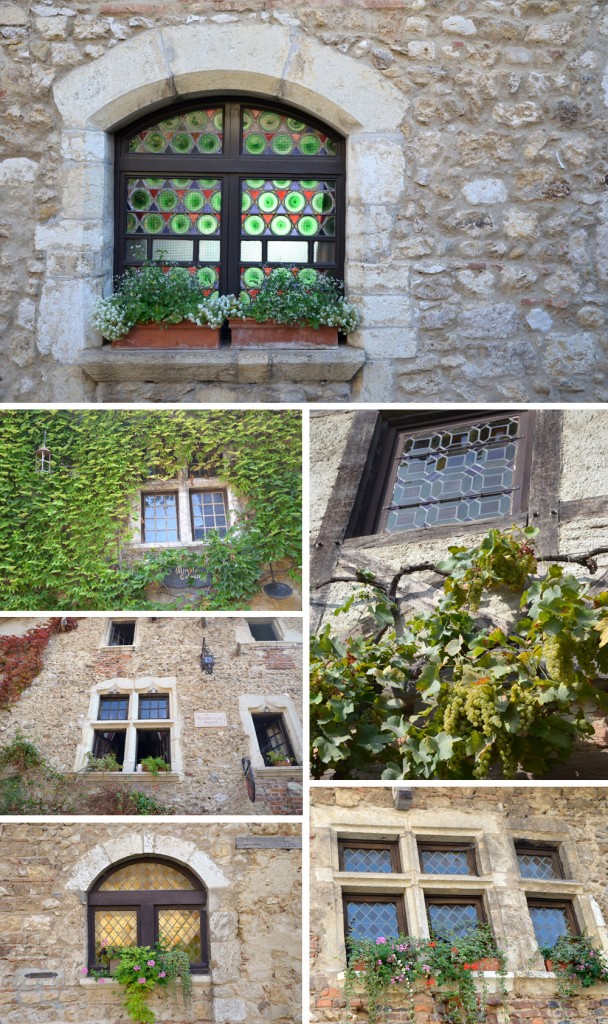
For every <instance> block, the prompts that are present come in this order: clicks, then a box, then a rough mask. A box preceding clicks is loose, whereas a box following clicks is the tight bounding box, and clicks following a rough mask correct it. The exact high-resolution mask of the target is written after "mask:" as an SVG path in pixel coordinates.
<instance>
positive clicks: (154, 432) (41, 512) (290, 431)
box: [0, 409, 301, 611]
mask: <svg viewBox="0 0 608 1024" xmlns="http://www.w3.org/2000/svg"><path fill="white" fill-rule="evenodd" d="M45 430H46V435H47V441H46V443H47V446H48V447H49V449H50V450H51V453H52V461H51V468H52V472H51V473H37V472H35V469H34V452H35V451H36V449H37V448H38V446H39V445H40V443H41V440H42V437H43V433H44V431H45ZM186 466H189V467H190V471H191V472H192V473H197V472H200V473H205V471H207V473H208V474H209V475H211V474H212V475H217V476H220V477H221V478H222V479H223V480H225V481H226V482H227V483H228V484H229V485H230V487H231V489H232V490H233V492H234V493H235V495H236V496H237V497H238V499H239V502H240V504H241V506H242V508H243V512H242V514H241V515H240V516H239V519H238V522H237V523H236V524H234V525H233V527H232V528H231V529H229V530H228V531H227V533H226V536H225V537H220V536H219V535H215V536H212V537H210V539H209V543H208V545H207V546H206V549H205V556H204V557H203V558H201V555H200V554H199V553H195V552H192V551H188V552H186V553H185V556H184V557H185V558H186V559H189V560H190V561H191V562H193V563H194V562H195V563H196V564H197V566H198V567H199V568H201V567H206V569H207V571H208V572H210V574H211V577H212V580H211V582H212V590H211V596H210V597H209V596H208V597H207V598H204V597H203V598H201V599H200V601H199V602H198V603H197V605H196V606H197V607H209V608H214V607H224V608H227V607H243V606H244V605H245V603H246V601H247V600H248V599H249V598H250V597H251V595H252V594H253V593H254V592H255V590H256V589H257V587H258V585H259V575H260V571H261V569H262V567H263V566H264V565H265V564H266V563H268V562H269V561H272V562H276V561H280V560H283V559H291V560H294V561H295V563H296V564H297V565H299V564H300V559H301V497H300V492H301V416H300V414H299V413H298V412H294V411H291V410H282V411H273V410H264V409H260V410H205V411H193V410H181V409H178V410H152V411H147V410H133V411H131V410H126V411H125V410H86V411H73V410H61V409H53V410H8V411H5V412H3V413H1V414H0V582H1V584H2V594H3V607H4V608H5V609H9V610H25V609H27V610H33V609H43V610H45V611H48V610H63V609H67V608H78V609H87V610H88V609H91V610H104V609H116V608H125V609H127V608H135V607H138V608H142V609H146V608H154V607H157V604H155V602H154V600H149V599H148V598H147V597H146V587H148V586H149V584H150V583H154V582H160V580H162V577H163V575H164V574H166V572H167V571H170V570H171V569H172V568H173V567H174V566H175V564H176V558H178V559H180V564H183V559H182V555H183V554H184V553H183V552H180V551H171V552H163V553H162V554H160V555H159V554H158V553H156V554H154V553H150V554H147V555H146V556H144V557H142V558H139V559H137V560H136V561H134V562H132V564H128V560H126V559H125V557H124V555H125V544H126V543H127V542H128V541H129V539H130V537H131V517H132V513H133V508H134V502H136V498H137V493H138V489H139V488H141V486H142V483H143V481H145V480H150V479H161V480H169V479H171V478H173V477H175V475H176V474H177V473H178V472H179V471H180V470H183V469H184V468H185V467H186Z"/></svg>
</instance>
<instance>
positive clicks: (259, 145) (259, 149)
mask: <svg viewBox="0 0 608 1024" xmlns="http://www.w3.org/2000/svg"><path fill="white" fill-rule="evenodd" d="M245 149H246V150H247V152H248V153H251V154H252V156H258V155H259V154H260V153H263V152H264V150H265V149H266V139H265V138H264V136H263V135H248V136H247V138H246V139H245Z"/></svg>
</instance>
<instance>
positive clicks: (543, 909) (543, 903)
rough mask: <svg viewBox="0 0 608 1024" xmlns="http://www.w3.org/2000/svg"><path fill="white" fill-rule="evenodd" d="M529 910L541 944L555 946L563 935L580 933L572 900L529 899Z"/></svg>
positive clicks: (535, 932) (537, 938) (537, 939)
mask: <svg viewBox="0 0 608 1024" xmlns="http://www.w3.org/2000/svg"><path fill="white" fill-rule="evenodd" d="M528 910H529V911H530V917H531V919H532V925H533V927H534V934H535V935H536V941H537V942H538V945H539V946H554V945H555V943H556V942H557V940H558V939H560V938H561V937H562V936H563V935H578V934H579V928H578V924H577V921H576V917H575V915H574V908H573V906H572V903H571V901H570V900H560V899H555V900H544V899H532V898H530V899H528Z"/></svg>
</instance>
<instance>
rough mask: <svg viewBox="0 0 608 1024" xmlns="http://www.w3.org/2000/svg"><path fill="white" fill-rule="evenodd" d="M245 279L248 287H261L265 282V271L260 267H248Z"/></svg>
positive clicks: (244, 275)
mask: <svg viewBox="0 0 608 1024" xmlns="http://www.w3.org/2000/svg"><path fill="white" fill-rule="evenodd" d="M243 281H244V283H245V284H246V285H247V287H248V288H261V286H262V285H263V283H264V271H263V270H260V268H259V267H247V270H246V271H245V273H244V274H243Z"/></svg>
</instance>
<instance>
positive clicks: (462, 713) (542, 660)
mask: <svg viewBox="0 0 608 1024" xmlns="http://www.w3.org/2000/svg"><path fill="white" fill-rule="evenodd" d="M536 533H537V531H536V530H535V529H533V528H526V529H524V530H519V529H515V528H514V529H512V530H507V531H505V532H500V531H498V530H491V531H490V532H489V533H488V534H487V536H486V537H485V538H484V539H483V540H482V542H481V543H480V544H479V545H478V546H475V547H472V548H464V547H451V548H449V554H448V557H447V558H446V559H445V560H444V561H443V562H440V563H438V565H437V566H436V568H437V570H438V571H439V572H441V573H442V574H443V575H444V577H445V579H444V585H443V592H442V594H441V596H440V598H439V600H438V602H437V605H436V607H435V608H434V609H433V610H432V611H430V612H424V613H421V614H416V613H413V614H412V615H411V616H410V617H407V618H404V617H403V616H402V613H401V611H400V607H399V602H398V601H397V599H396V585H395V586H394V587H393V590H392V591H391V589H390V588H388V589H387V588H386V587H382V586H380V585H379V584H378V581H377V580H375V578H374V577H373V576H372V574H371V573H366V572H361V573H359V574H358V579H357V580H354V581H353V584H354V587H353V590H352V592H351V594H350V596H349V598H348V600H347V601H346V603H345V604H344V605H343V606H342V607H341V608H340V609H338V610H337V612H336V614H341V613H344V612H345V611H348V610H349V608H351V607H352V605H353V602H354V601H355V600H361V599H363V600H364V601H365V602H366V603H367V610H368V612H369V614H370V615H371V616H372V619H373V621H374V622H375V625H376V627H377V629H376V630H375V632H374V633H373V634H372V635H368V636H352V637H348V638H346V639H343V638H341V637H340V636H339V635H337V634H336V633H335V632H334V630H333V629H332V625H331V624H327V625H326V626H325V628H324V629H323V630H322V632H321V633H320V634H319V635H318V636H315V637H313V639H312V644H311V739H312V754H311V760H312V769H313V774H314V777H315V778H320V777H321V776H323V774H324V773H326V772H328V771H331V772H332V773H333V775H334V777H336V778H349V777H351V776H352V775H355V776H356V775H357V774H359V775H362V774H368V773H369V772H370V770H371V771H373V772H374V773H377V774H381V775H382V777H383V778H385V779H407V778H423V779H429V778H440V779H455V778H458V779H470V778H474V779H484V778H488V777H493V776H494V777H495V776H496V775H497V774H502V775H503V776H504V777H506V778H513V777H514V776H515V775H516V774H517V772H518V771H523V772H527V773H530V774H532V775H535V776H539V775H543V774H545V773H546V772H548V771H549V770H550V769H551V768H553V767H554V766H555V765H557V764H559V763H562V762H564V761H565V760H567V758H568V757H569V755H570V754H571V752H572V749H573V745H574V743H575V741H576V739H577V738H578V737H584V736H587V735H590V734H591V733H592V731H593V730H592V727H591V725H590V724H589V722H588V719H587V717H586V711H587V710H588V709H589V708H595V709H598V708H599V709H605V708H606V707H607V706H608V701H607V698H606V696H605V694H604V693H603V692H602V691H601V690H600V689H599V688H598V686H597V685H596V680H597V677H598V676H599V675H602V674H605V673H606V672H608V645H607V644H606V643H605V640H604V637H605V635H606V630H605V626H606V607H607V606H608V592H604V593H601V594H599V595H598V596H596V597H595V598H591V597H590V596H589V593H588V587H587V586H586V585H585V583H584V582H581V581H580V580H578V579H577V578H576V577H575V576H574V575H572V574H571V573H570V572H567V571H565V570H564V568H563V567H562V566H561V565H559V564H550V565H549V568H548V569H547V571H546V572H545V573H541V572H540V570H539V563H538V558H537V554H536V552H535V550H534V538H535V536H536ZM424 568H427V569H428V568H429V566H428V565H427V566H425V567H424ZM414 569H415V567H414ZM415 571H417V570H416V569H415ZM501 591H502V592H503V593H507V594H510V595H511V597H513V595H515V596H516V604H518V605H519V612H518V613H516V614H515V615H514V620H513V623H512V625H511V626H510V627H509V628H508V629H507V630H506V631H503V629H502V628H500V627H499V626H496V625H495V624H492V623H491V622H490V623H488V621H487V618H484V617H483V616H481V615H480V614H479V609H480V603H481V602H482V600H483V599H484V598H485V597H487V596H488V595H491V594H492V593H493V592H501Z"/></svg>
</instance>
